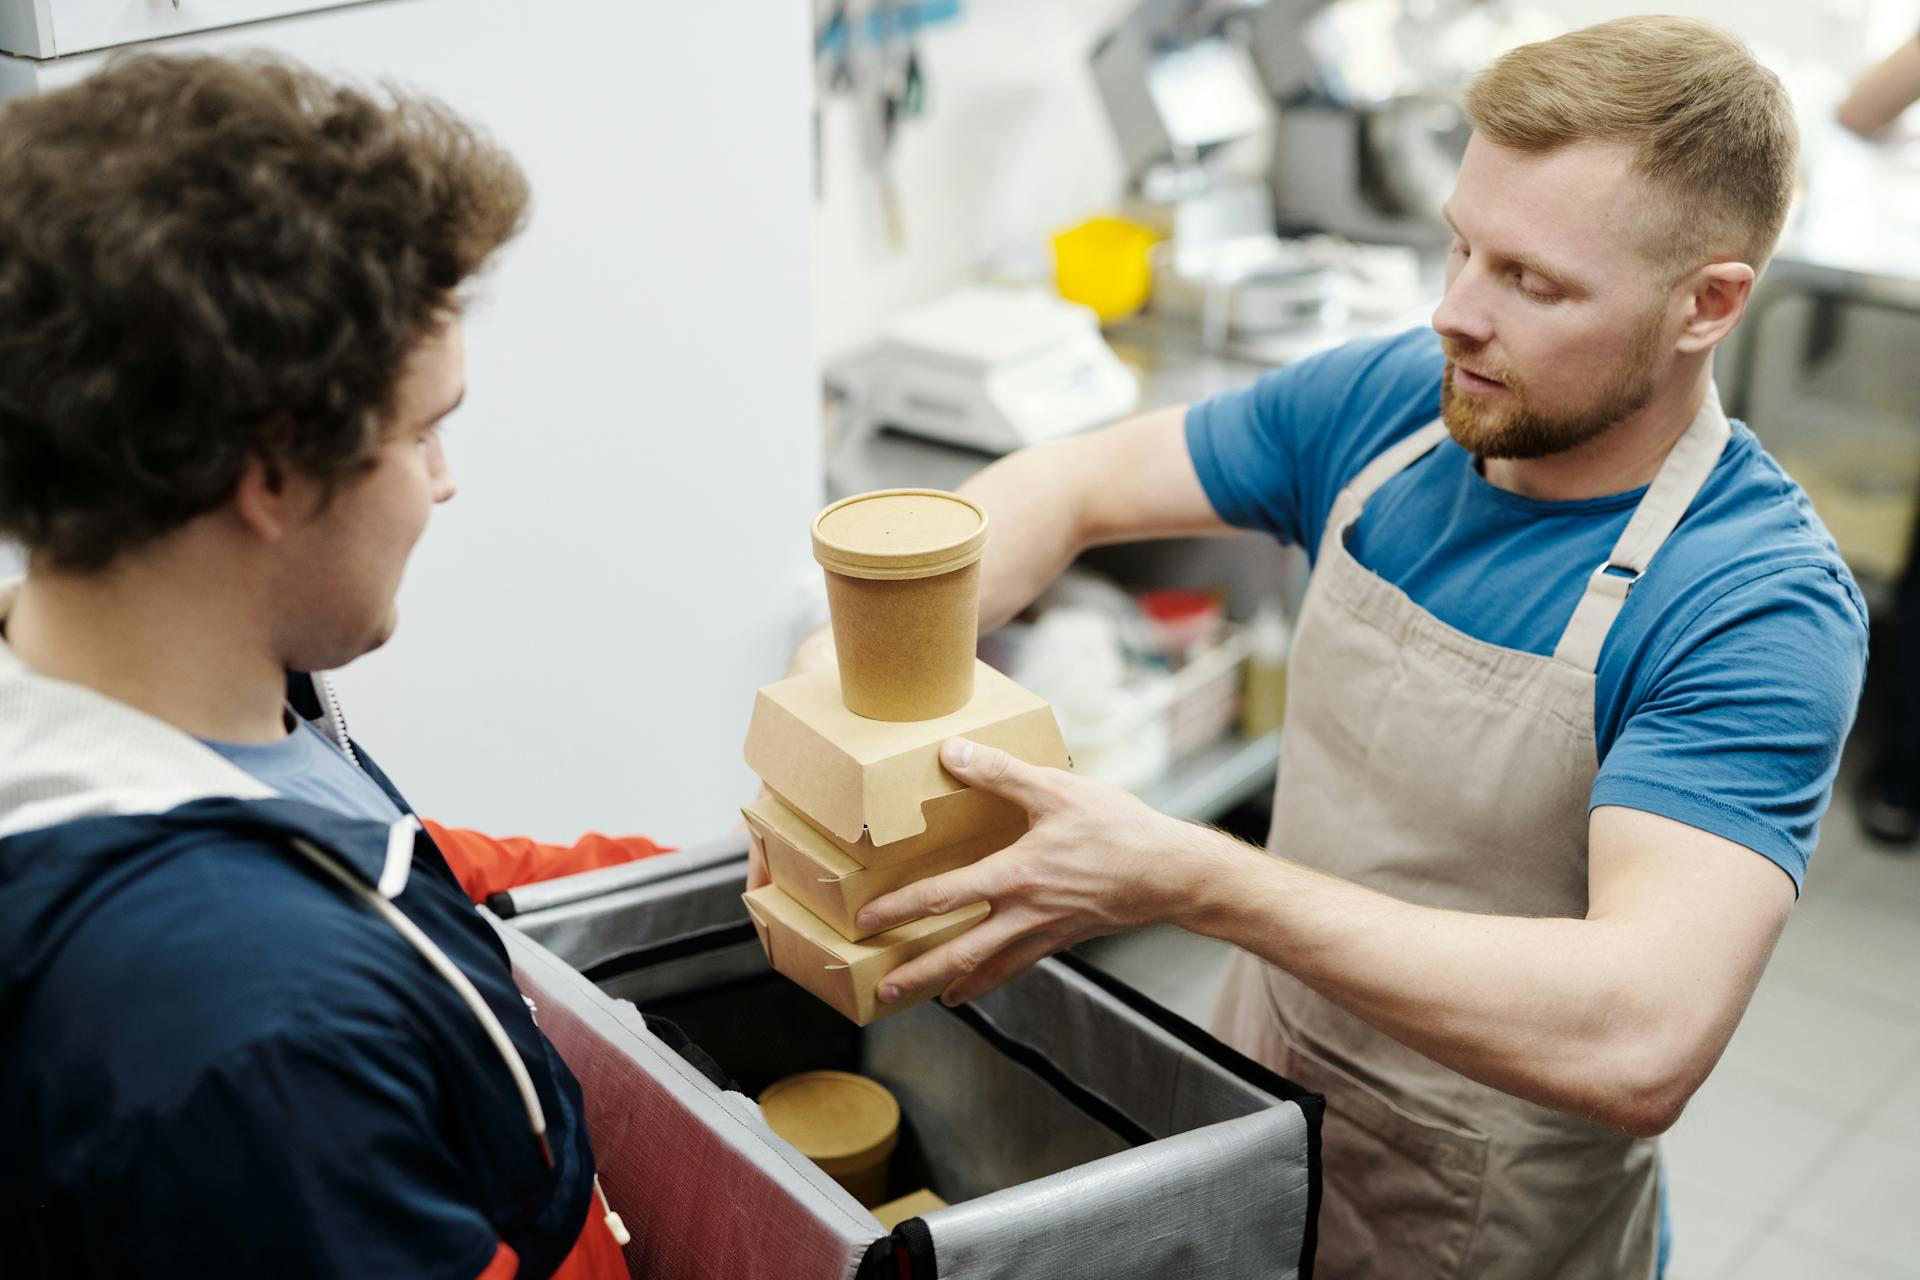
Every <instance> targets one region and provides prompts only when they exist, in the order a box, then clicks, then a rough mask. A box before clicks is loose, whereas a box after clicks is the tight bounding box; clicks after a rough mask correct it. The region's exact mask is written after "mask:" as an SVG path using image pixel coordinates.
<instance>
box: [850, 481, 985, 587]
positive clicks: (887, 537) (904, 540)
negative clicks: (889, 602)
mask: <svg viewBox="0 0 1920 1280" xmlns="http://www.w3.org/2000/svg"><path fill="white" fill-rule="evenodd" d="M986 545H987V513H986V512H985V511H982V510H981V509H980V508H979V507H978V506H977V505H975V504H974V503H972V502H969V501H967V500H966V499H965V498H963V497H961V496H960V495H959V494H955V493H945V492H942V491H941V490H939V489H881V490H878V491H876V492H874V493H861V494H856V495H854V496H853V497H851V498H843V499H841V500H840V501H839V502H836V503H834V504H833V505H832V506H830V507H828V508H827V509H826V510H825V511H822V512H821V513H820V514H819V515H817V516H815V517H814V520H813V558H814V559H816V560H818V561H819V562H820V563H821V564H822V565H824V566H825V567H827V568H828V569H831V570H832V571H833V572H835V573H838V574H843V575H845V576H846V577H849V578H879V579H899V578H931V577H933V576H935V575H936V574H942V573H951V572H952V571H953V570H955V569H964V568H966V567H967V566H968V565H970V564H972V563H973V562H974V561H976V560H978V559H979V558H980V552H981V550H982V549H983V548H984V547H985V546H986Z"/></svg>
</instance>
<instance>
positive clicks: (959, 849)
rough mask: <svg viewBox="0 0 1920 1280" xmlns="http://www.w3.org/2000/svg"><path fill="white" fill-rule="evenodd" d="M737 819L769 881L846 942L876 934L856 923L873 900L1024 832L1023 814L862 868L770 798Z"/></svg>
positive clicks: (958, 864) (1005, 843) (972, 858)
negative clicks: (759, 853) (760, 854)
mask: <svg viewBox="0 0 1920 1280" xmlns="http://www.w3.org/2000/svg"><path fill="white" fill-rule="evenodd" d="M740 814H741V816H742V817H744V818H745V819H746V820H747V825H748V826H749V827H751V828H752V829H753V833H754V835H756V836H758V837H759V838H760V843H761V847H762V848H764V849H765V850H766V853H767V873H768V874H769V875H771V876H772V877H773V883H774V884H775V885H777V886H779V888H780V889H781V890H782V891H783V892H785V893H786V895H787V896H788V897H789V898H792V899H793V900H794V901H795V902H797V903H799V904H800V905H801V906H803V907H805V908H806V909H807V910H809V911H811V912H812V913H813V914H814V915H815V916H817V917H819V918H820V919H821V920H824V921H826V923H828V924H829V925H832V926H833V928H834V931H835V932H837V933H838V934H839V935H840V936H841V937H843V938H846V939H847V940H848V941H850V942H858V941H860V940H861V939H863V938H868V937H871V936H873V934H874V933H876V932H878V930H874V929H862V928H860V926H859V925H857V924H855V923H854V917H855V916H857V915H859V914H860V908H862V907H864V906H866V905H867V904H868V903H869V902H872V901H873V900H874V899H875V898H878V897H879V896H881V895H882V894H886V893H891V892H893V891H894V890H895V889H898V888H900V887H901V886H903V885H909V884H912V883H913V882H914V881H916V880H924V879H926V878H927V877H928V876H937V875H939V874H940V873H941V872H943V871H952V870H953V869H954V868H956V867H964V866H966V865H967V864H969V863H973V862H978V861H979V860H980V859H982V858H984V857H986V856H987V855H988V854H990V853H998V852H999V851H1000V850H1002V849H1004V848H1006V847H1007V846H1008V845H1010V844H1012V843H1013V842H1014V841H1015V840H1018V839H1019V838H1020V837H1021V836H1023V835H1025V834H1026V833H1027V824H1026V821H1025V815H1022V817H1021V821H1020V824H1019V825H1018V826H1014V827H1002V828H1001V829H1000V830H998V831H989V832H987V833H986V834H985V835H981V836H975V837H973V838H972V839H970V840H962V841H961V842H960V843H958V844H950V845H947V846H946V847H945V848H942V849H935V850H933V851H932V852H930V853H926V854H923V855H922V856H920V857H917V858H912V859H909V860H905V861H893V862H889V863H887V864H886V865H884V866H878V867H863V866H861V865H860V864H859V863H858V862H855V861H854V860H853V859H852V858H850V857H848V856H847V854H846V853H845V851H843V850H842V849H841V848H840V846H839V845H837V844H835V843H834V842H833V841H832V840H830V839H828V838H827V837H826V836H824V835H822V834H821V833H820V832H818V831H816V830H814V828H813V827H812V826H811V825H810V824H809V823H808V822H807V820H806V819H805V818H802V817H801V816H800V815H799V814H797V813H795V812H794V811H793V810H792V809H789V808H788V807H787V806H786V805H784V804H782V803H780V801H779V800H777V799H775V798H773V797H770V796H769V797H765V798H763V799H760V800H758V801H755V802H754V803H753V804H751V805H748V806H747V807H746V808H744V809H742V810H741V811H740ZM916 840H918V837H915V840H904V841H902V842H901V843H902V844H912V843H915V841H916Z"/></svg>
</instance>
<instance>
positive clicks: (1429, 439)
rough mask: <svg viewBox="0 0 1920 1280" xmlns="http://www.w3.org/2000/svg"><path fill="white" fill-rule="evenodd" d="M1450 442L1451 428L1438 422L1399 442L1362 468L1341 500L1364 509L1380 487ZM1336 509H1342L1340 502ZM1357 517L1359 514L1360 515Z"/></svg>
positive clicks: (1336, 502) (1443, 422)
mask: <svg viewBox="0 0 1920 1280" xmlns="http://www.w3.org/2000/svg"><path fill="white" fill-rule="evenodd" d="M1446 438H1447V424H1446V422H1445V421H1444V420H1442V419H1439V418H1435V419H1434V420H1433V421H1432V422H1429V423H1428V424H1427V425H1426V426H1424V427H1422V428H1420V429H1419V430H1418V431H1416V432H1414V433H1413V434H1412V435H1410V436H1408V437H1407V438H1406V439H1404V440H1400V441H1397V442H1395V444H1394V445H1393V447H1392V448H1390V449H1388V450H1387V451H1386V452H1385V453H1383V454H1381V455H1380V456H1379V457H1377V458H1375V459H1374V460H1373V461H1372V462H1369V463H1368V464H1367V465H1366V466H1364V467H1362V468H1360V474H1359V475H1357V476H1355V477H1354V478H1353V479H1352V480H1350V481H1348V482H1347V487H1346V488H1345V489H1343V490H1342V491H1341V493H1340V500H1345V501H1348V502H1351V503H1353V504H1354V505H1355V506H1356V507H1364V506H1366V505H1367V500H1368V499H1370V498H1372V497H1373V495H1374V494H1375V493H1377V492H1378V491H1379V489H1380V486H1381V485H1383V484H1385V483H1386V482H1387V481H1389V480H1391V479H1393V478H1394V477H1395V476H1397V475H1399V474H1400V473H1401V472H1402V471H1405V470H1406V469H1407V468H1408V467H1410V466H1412V465H1413V464H1414V463H1416V462H1418V461H1419V460H1420V459H1422V458H1424V457H1426V456H1427V454H1429V453H1431V452H1432V451H1433V449H1434V446H1435V445H1438V444H1439V443H1440V442H1441V441H1442V440H1445V439H1446ZM1334 505H1335V506H1336V507H1338V506H1339V505H1340V501H1339V500H1336V501H1335V503H1334ZM1356 514H1357V513H1356Z"/></svg>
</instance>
